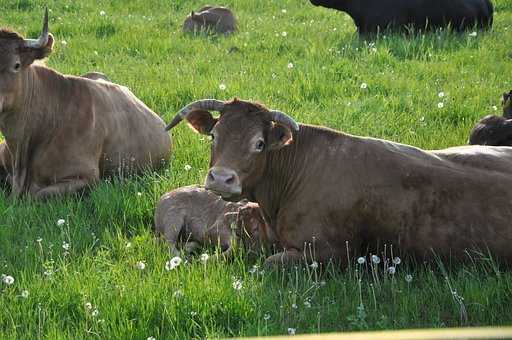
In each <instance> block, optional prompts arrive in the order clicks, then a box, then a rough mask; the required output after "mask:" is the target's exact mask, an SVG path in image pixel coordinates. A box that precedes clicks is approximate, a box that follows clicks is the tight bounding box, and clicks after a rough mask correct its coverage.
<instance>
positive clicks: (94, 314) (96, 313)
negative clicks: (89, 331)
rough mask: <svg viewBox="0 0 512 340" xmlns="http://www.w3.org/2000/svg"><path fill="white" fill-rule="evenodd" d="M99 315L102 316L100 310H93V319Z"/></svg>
mask: <svg viewBox="0 0 512 340" xmlns="http://www.w3.org/2000/svg"><path fill="white" fill-rule="evenodd" d="M99 314H100V311H99V310H97V309H95V310H93V311H92V312H91V315H92V316H93V317H97V316H98V315H99Z"/></svg>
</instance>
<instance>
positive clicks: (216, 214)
mask: <svg viewBox="0 0 512 340" xmlns="http://www.w3.org/2000/svg"><path fill="white" fill-rule="evenodd" d="M233 229H234V230H233ZM155 230H156V232H157V233H158V234H160V235H162V236H163V237H164V238H165V239H166V240H167V242H169V245H170V247H171V252H172V253H174V254H177V253H178V249H177V247H176V245H177V243H178V242H181V243H184V244H185V249H186V251H187V252H191V251H193V250H195V249H196V248H198V247H199V246H201V245H206V244H213V245H217V244H218V245H220V247H221V249H222V250H223V251H224V252H225V253H230V252H231V249H232V244H233V242H234V241H235V239H237V240H241V241H242V242H243V243H245V244H246V245H247V247H248V249H249V250H250V251H258V250H260V248H261V247H262V246H264V245H271V244H272V243H273V242H274V241H273V239H274V238H273V237H272V235H271V234H270V230H268V227H267V225H266V223H265V220H264V219H263V216H262V214H261V211H260V209H259V207H258V205H257V204H255V203H249V202H247V201H241V202H235V203H231V202H226V201H223V200H222V199H221V198H220V197H219V196H217V195H215V194H213V193H211V192H209V191H206V190H205V189H204V188H201V187H199V186H195V185H194V186H188V187H183V188H180V189H177V190H174V191H171V192H168V193H166V194H165V195H163V196H162V198H161V199H160V202H159V203H158V205H157V208H156V212H155ZM233 231H234V232H233Z"/></svg>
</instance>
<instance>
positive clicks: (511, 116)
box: [469, 91, 512, 146]
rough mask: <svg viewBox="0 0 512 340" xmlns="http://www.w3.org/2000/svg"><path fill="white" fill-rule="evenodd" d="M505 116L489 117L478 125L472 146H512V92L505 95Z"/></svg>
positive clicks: (471, 135) (473, 135)
mask: <svg viewBox="0 0 512 340" xmlns="http://www.w3.org/2000/svg"><path fill="white" fill-rule="evenodd" d="M502 104H503V116H501V117H500V116H494V115H488V116H485V117H484V118H482V119H481V120H480V121H479V122H478V123H476V125H475V127H474V128H473V130H471V134H470V136H469V144H471V145H493V146H512V91H510V92H509V93H504V94H503V100H502Z"/></svg>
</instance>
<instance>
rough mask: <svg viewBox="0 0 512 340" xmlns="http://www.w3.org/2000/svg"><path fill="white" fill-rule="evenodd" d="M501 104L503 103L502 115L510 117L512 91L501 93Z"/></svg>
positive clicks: (511, 111)
mask: <svg viewBox="0 0 512 340" xmlns="http://www.w3.org/2000/svg"><path fill="white" fill-rule="evenodd" d="M501 104H502V105H503V117H505V118H507V119H512V91H510V92H509V93H506V92H505V93H503V99H502V101H501Z"/></svg>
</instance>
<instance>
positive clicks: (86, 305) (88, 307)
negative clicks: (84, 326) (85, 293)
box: [84, 302, 92, 310]
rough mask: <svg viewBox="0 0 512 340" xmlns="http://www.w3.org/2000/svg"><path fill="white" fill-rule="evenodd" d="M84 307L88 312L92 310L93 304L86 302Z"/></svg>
mask: <svg viewBox="0 0 512 340" xmlns="http://www.w3.org/2000/svg"><path fill="white" fill-rule="evenodd" d="M84 306H85V309H87V310H91V309H92V303H90V302H86V303H85V305H84Z"/></svg>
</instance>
